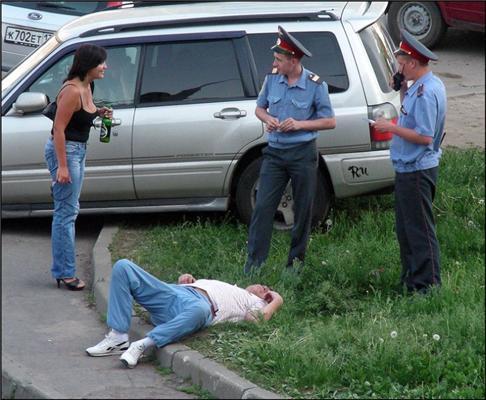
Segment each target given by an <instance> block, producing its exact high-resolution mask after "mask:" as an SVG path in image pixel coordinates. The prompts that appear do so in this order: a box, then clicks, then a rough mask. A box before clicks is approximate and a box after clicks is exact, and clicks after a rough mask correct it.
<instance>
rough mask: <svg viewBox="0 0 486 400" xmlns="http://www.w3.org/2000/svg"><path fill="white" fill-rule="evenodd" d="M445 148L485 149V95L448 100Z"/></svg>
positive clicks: (468, 95)
mask: <svg viewBox="0 0 486 400" xmlns="http://www.w3.org/2000/svg"><path fill="white" fill-rule="evenodd" d="M447 102H448V104H447V110H448V112H447V115H446V126H445V131H446V132H447V134H446V137H445V139H444V143H443V145H444V146H455V147H481V148H484V139H485V133H484V132H485V123H484V93H481V94H467V95H462V96H455V97H449V98H448V99H447Z"/></svg>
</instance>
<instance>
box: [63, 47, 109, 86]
mask: <svg viewBox="0 0 486 400" xmlns="http://www.w3.org/2000/svg"><path fill="white" fill-rule="evenodd" d="M105 60H106V50H105V49H104V48H103V47H99V46H96V45H94V44H83V45H81V46H79V47H78V49H77V50H76V53H74V60H73V65H72V66H71V69H70V70H69V73H68V76H67V78H66V79H65V81H68V80H70V79H73V78H76V77H78V78H79V79H80V80H82V81H84V78H85V77H86V74H87V73H88V71H89V70H90V69H92V68H94V67H97V66H98V65H100V64H102V63H103V62H105Z"/></svg>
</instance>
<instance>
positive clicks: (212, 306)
mask: <svg viewBox="0 0 486 400" xmlns="http://www.w3.org/2000/svg"><path fill="white" fill-rule="evenodd" d="M190 287H191V288H193V289H196V290H197V291H198V292H199V293H201V294H202V295H203V296H204V297H206V299H208V301H209V304H210V305H211V314H212V315H213V318H214V317H215V316H216V313H217V312H218V308H217V307H216V306H215V305H214V303H213V302H212V300H211V297H209V294H208V292H206V291H205V290H204V289H201V288H198V287H196V286H190Z"/></svg>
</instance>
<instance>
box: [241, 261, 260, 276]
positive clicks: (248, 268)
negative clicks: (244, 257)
mask: <svg viewBox="0 0 486 400" xmlns="http://www.w3.org/2000/svg"><path fill="white" fill-rule="evenodd" d="M261 271H262V264H260V265H255V264H253V263H252V262H251V261H250V262H249V261H247V262H246V264H245V267H244V268H243V274H244V275H246V276H259V275H260V273H261Z"/></svg>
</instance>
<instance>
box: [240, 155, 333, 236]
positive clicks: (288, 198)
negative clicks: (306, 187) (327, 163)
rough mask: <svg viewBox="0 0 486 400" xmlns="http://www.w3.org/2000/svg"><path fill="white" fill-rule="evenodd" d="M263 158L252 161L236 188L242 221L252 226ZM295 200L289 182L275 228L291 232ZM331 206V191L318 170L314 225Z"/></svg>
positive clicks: (278, 211) (280, 205) (279, 206)
mask: <svg viewBox="0 0 486 400" xmlns="http://www.w3.org/2000/svg"><path fill="white" fill-rule="evenodd" d="M262 161H263V160H262V158H261V157H260V158H257V159H256V160H254V161H252V162H251V163H250V164H249V165H248V166H247V167H246V168H245V170H244V171H243V173H242V174H241V176H240V179H239V180H238V184H237V188H236V209H237V212H238V215H239V217H240V219H241V221H242V222H243V223H245V224H247V225H249V224H250V221H251V214H252V212H253V208H254V207H255V202H256V194H257V192H258V183H259V174H260V167H261V165H262ZM293 205H294V199H293V196H292V183H291V182H289V184H288V185H287V187H286V188H285V192H284V194H283V196H282V199H281V200H280V204H279V205H278V208H277V212H276V213H275V221H274V225H273V226H274V228H275V229H278V230H289V229H292V227H293V225H294V210H293ZM330 205H331V190H330V185H329V182H328V180H327V178H326V177H325V176H324V174H323V173H322V172H321V171H320V170H318V173H317V188H316V197H315V198H314V205H313V213H312V214H313V215H312V225H313V226H316V225H318V224H319V222H320V221H321V220H322V219H323V218H324V217H325V216H326V215H327V213H328V212H329V207H330Z"/></svg>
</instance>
